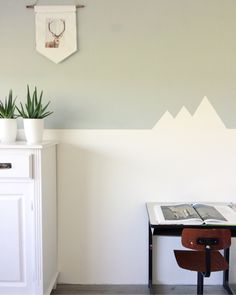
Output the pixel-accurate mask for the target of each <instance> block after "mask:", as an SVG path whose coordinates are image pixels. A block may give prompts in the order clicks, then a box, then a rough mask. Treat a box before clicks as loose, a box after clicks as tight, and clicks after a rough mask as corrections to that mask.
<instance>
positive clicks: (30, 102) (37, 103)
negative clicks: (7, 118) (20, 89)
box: [16, 85, 53, 119]
mask: <svg viewBox="0 0 236 295" xmlns="http://www.w3.org/2000/svg"><path fill="white" fill-rule="evenodd" d="M42 97H43V91H41V93H40V95H39V97H38V93H37V87H35V88H34V91H33V94H32V96H31V94H30V89H29V85H27V100H26V103H25V105H24V106H23V104H22V103H20V108H18V107H17V106H16V108H17V110H18V113H19V115H20V116H21V117H22V118H28V119H29V118H30V119H43V118H45V117H47V116H49V115H51V114H52V113H53V112H51V111H47V108H48V106H49V104H50V101H49V102H48V103H47V104H46V105H43V103H42Z"/></svg>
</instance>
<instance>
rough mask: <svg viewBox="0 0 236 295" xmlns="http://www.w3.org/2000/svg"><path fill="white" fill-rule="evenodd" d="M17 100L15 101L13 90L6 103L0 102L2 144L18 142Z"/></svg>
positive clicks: (0, 137)
mask: <svg viewBox="0 0 236 295" xmlns="http://www.w3.org/2000/svg"><path fill="white" fill-rule="evenodd" d="M15 110H16V98H14V99H13V95H12V90H10V91H9V94H8V97H6V98H5V101H4V102H3V101H0V140H1V142H2V143H11V142H14V141H15V140H16V133H17V122H16V118H17V115H16V114H15Z"/></svg>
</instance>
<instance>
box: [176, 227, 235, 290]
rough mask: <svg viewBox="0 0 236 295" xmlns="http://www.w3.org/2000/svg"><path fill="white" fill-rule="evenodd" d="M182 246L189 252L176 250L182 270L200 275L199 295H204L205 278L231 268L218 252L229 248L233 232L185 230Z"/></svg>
mask: <svg viewBox="0 0 236 295" xmlns="http://www.w3.org/2000/svg"><path fill="white" fill-rule="evenodd" d="M182 245H183V246H184V247H186V248H190V249H192V250H194V251H189V250H174V253H175V258H176V261H177V263H178V265H179V266H180V267H181V268H184V269H188V270H191V271H196V272H197V273H198V281H197V294H203V278H204V277H209V276H210V274H211V272H214V271H223V270H227V269H228V268H229V265H228V262H227V261H226V260H225V258H224V257H223V256H222V254H221V253H220V252H219V251H218V250H222V249H226V248H229V247H230V245H231V232H230V230H228V229H196V228H185V229H183V232H182Z"/></svg>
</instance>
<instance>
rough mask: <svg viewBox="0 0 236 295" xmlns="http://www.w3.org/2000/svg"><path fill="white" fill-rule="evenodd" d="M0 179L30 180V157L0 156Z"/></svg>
mask: <svg viewBox="0 0 236 295" xmlns="http://www.w3.org/2000/svg"><path fill="white" fill-rule="evenodd" d="M0 178H32V155H13V154H11V155H7V154H5V155H0Z"/></svg>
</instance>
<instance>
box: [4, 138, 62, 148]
mask: <svg viewBox="0 0 236 295" xmlns="http://www.w3.org/2000/svg"><path fill="white" fill-rule="evenodd" d="M56 144H57V142H56V141H51V140H50V141H49V140H47V141H43V142H39V143H34V144H28V143H27V142H25V141H15V142H13V143H8V144H6V143H0V149H43V148H47V147H50V146H53V145H56Z"/></svg>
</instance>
